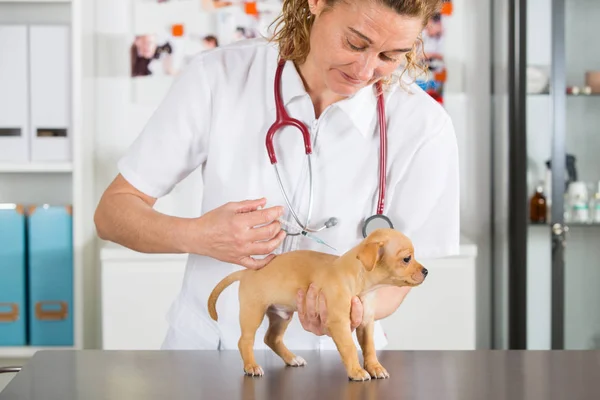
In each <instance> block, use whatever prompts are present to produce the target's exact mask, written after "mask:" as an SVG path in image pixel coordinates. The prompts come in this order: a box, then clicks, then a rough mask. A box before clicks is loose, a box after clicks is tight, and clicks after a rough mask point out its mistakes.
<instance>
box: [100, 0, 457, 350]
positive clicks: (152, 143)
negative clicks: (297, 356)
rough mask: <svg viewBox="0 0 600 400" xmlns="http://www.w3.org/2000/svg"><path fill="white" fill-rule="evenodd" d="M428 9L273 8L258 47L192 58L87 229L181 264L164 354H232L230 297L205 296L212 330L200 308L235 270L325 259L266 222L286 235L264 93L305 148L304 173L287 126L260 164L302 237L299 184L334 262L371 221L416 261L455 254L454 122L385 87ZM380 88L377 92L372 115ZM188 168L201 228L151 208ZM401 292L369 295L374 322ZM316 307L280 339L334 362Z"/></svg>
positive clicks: (381, 341) (269, 171)
mask: <svg viewBox="0 0 600 400" xmlns="http://www.w3.org/2000/svg"><path fill="white" fill-rule="evenodd" d="M439 5H440V1H439V0H357V1H344V0H283V13H282V16H281V19H280V21H279V22H282V24H278V25H277V26H276V29H275V36H274V37H273V38H271V39H272V40H266V39H252V40H248V41H241V42H237V43H235V44H232V45H229V46H222V47H219V48H217V49H214V50H210V51H207V52H204V53H201V54H199V55H198V56H196V58H195V59H194V60H193V62H192V63H191V65H189V67H188V68H187V69H186V70H185V71H183V72H182V73H181V74H180V75H179V76H178V78H177V80H176V82H175V83H174V85H173V87H172V88H171V90H170V92H169V93H168V94H167V96H166V98H165V99H164V101H163V102H162V103H161V104H160V106H159V107H158V109H157V110H156V111H155V113H154V115H153V116H152V117H151V118H150V120H149V122H148V123H147V125H146V126H145V128H144V129H143V131H142V132H141V134H140V135H139V137H138V138H137V140H135V142H134V143H133V144H132V146H131V148H130V149H129V150H128V152H127V153H126V154H125V155H124V157H123V158H122V159H121V160H120V162H119V164H118V166H119V171H120V174H119V175H118V176H117V177H116V179H115V180H114V181H113V182H112V183H111V184H110V186H109V187H108V188H107V190H106V192H105V193H104V195H103V197H102V199H101V201H100V203H99V205H98V208H97V210H96V215H95V223H96V227H97V231H98V234H99V236H100V237H101V238H103V239H105V240H110V241H113V242H116V243H120V244H122V245H124V246H126V247H129V248H131V249H134V250H137V251H141V252H146V253H189V259H188V263H187V268H186V272H185V278H184V282H183V287H182V289H181V292H180V293H179V295H178V297H177V299H175V301H174V303H173V305H172V307H171V309H170V312H169V315H168V321H169V324H170V329H169V331H168V333H167V337H166V338H165V341H164V344H163V348H164V349H237V342H238V339H239V336H240V328H239V319H238V318H239V317H238V310H239V304H238V297H237V285H236V284H234V285H233V286H231V287H230V288H228V289H226V290H225V291H224V292H223V294H222V295H221V297H220V298H219V301H218V303H217V310H218V312H219V321H218V323H217V322H215V321H213V320H211V319H210V317H209V316H208V312H207V299H208V295H209V293H210V292H211V290H212V289H213V288H214V286H215V285H216V284H217V282H219V281H220V280H221V279H222V278H223V277H224V276H226V275H228V274H229V273H231V272H232V271H234V270H237V269H240V268H260V267H261V266H263V265H265V264H266V263H267V262H268V261H269V260H270V259H271V258H272V257H273V254H278V253H280V252H285V251H292V250H296V249H313V250H318V251H323V252H333V253H336V252H335V251H334V250H331V249H330V248H329V247H327V246H325V245H322V244H320V243H318V242H316V241H314V240H312V239H310V238H308V237H306V236H303V235H291V234H292V233H296V232H297V231H294V229H290V231H289V233H290V234H286V233H285V231H284V230H283V229H286V230H287V228H286V226H282V225H281V223H280V222H279V221H278V219H279V218H281V219H283V220H285V221H288V222H289V223H290V224H291V225H292V227H293V226H296V225H297V221H296V218H295V217H294V215H293V214H292V213H291V210H290V206H289V205H288V202H287V201H286V197H285V196H284V195H283V193H284V192H283V191H282V190H281V187H280V182H279V180H278V177H277V173H276V170H275V168H274V166H273V164H272V162H271V161H272V159H271V158H270V155H271V152H269V151H267V146H266V144H267V142H268V140H267V133H268V132H269V129H270V128H271V127H272V126H273V124H274V123H275V121H276V119H277V116H278V113H277V104H278V102H277V100H276V98H275V92H277V94H280V95H281V98H280V102H279V104H280V106H282V107H281V108H282V109H284V110H285V111H286V112H287V115H289V116H290V117H292V118H295V119H297V120H299V121H301V122H302V123H303V125H304V126H306V127H307V133H308V135H309V136H310V141H309V145H310V146H309V147H310V150H311V156H310V160H311V164H310V168H309V163H308V157H307V155H306V150H307V147H306V146H305V142H304V141H303V135H302V134H301V132H300V130H299V129H297V128H293V127H285V128H284V129H281V130H278V131H277V132H276V133H275V134H274V136H273V137H272V142H273V150H274V154H272V155H274V156H275V159H274V161H276V164H275V165H276V167H277V171H278V172H279V175H280V177H281V183H282V187H283V188H284V190H285V193H286V196H287V199H288V200H289V202H290V203H289V204H290V205H291V206H292V209H293V210H294V212H295V213H296V216H297V218H298V221H299V222H301V223H302V224H305V223H306V219H307V217H308V210H309V197H310V196H309V194H310V193H311V192H310V189H311V180H310V177H311V174H310V172H311V171H312V177H313V179H312V188H313V193H314V196H313V199H312V200H313V201H312V208H311V214H310V221H309V225H308V228H309V229H318V228H320V227H322V226H324V224H326V223H327V225H328V227H327V228H324V229H323V230H321V231H319V232H316V233H313V234H314V235H315V236H316V237H317V238H320V239H322V240H323V241H325V242H326V243H327V244H329V245H330V246H332V247H334V248H335V249H336V250H337V254H341V253H343V252H345V251H347V250H349V249H350V248H351V247H353V246H355V245H356V244H358V242H359V241H360V240H362V238H363V225H364V223H365V220H366V219H368V218H369V217H371V216H373V215H374V214H382V215H384V216H385V217H387V218H389V220H390V221H391V222H392V223H393V226H394V228H395V229H398V230H400V231H402V232H404V233H405V234H407V235H408V236H409V237H410V238H411V239H412V240H413V242H414V245H415V248H416V257H417V258H421V259H422V258H425V257H436V256H446V255H450V254H453V253H455V252H457V250H458V246H459V204H458V201H459V180H458V155H457V144H456V139H455V135H454V130H453V126H452V123H451V121H450V119H449V117H448V115H447V114H446V112H445V111H444V109H443V108H442V107H441V106H440V105H439V104H438V103H436V102H435V101H434V100H433V99H431V98H430V97H429V96H428V95H427V94H426V93H424V92H423V91H422V90H421V89H420V88H419V87H417V86H416V85H415V84H413V83H412V78H411V77H410V74H409V73H405V74H403V75H401V76H400V77H399V78H398V77H396V78H394V76H392V74H393V73H394V72H397V71H398V67H399V66H400V65H401V64H402V63H403V60H406V61H407V62H408V63H407V64H408V66H407V70H408V71H413V70H415V60H416V57H417V56H416V53H415V48H416V45H417V43H418V41H417V39H418V36H419V34H420V32H421V31H422V29H423V27H424V25H425V23H426V21H427V20H428V19H429V17H430V16H431V15H432V14H433V13H434V12H435V11H436V10H437V8H438V7H439ZM280 59H281V60H283V61H284V62H283V63H282V64H281V65H279V62H278V61H279V60H280ZM278 77H279V78H280V79H276V78H278ZM279 80H280V82H279ZM400 80H402V81H403V83H401V82H400ZM276 82H279V83H280V87H278V90H277V91H275V90H274V89H275V83H276ZM378 82H379V83H382V84H383V86H382V88H383V91H384V93H385V102H384V103H382V104H381V105H382V106H384V109H382V111H383V114H381V113H380V112H379V111H378V110H379V108H378V97H377V92H376V90H375V84H376V83H378ZM382 116H383V118H382ZM380 120H381V122H383V123H382V124H380V123H379V122H380ZM382 127H383V129H384V130H385V134H384V135H383V136H382V130H381V128H382ZM382 137H383V138H384V139H386V140H385V142H384V143H382ZM382 149H385V151H384V152H383V154H382V151H381V150H382ZM380 164H382V165H384V169H383V170H384V171H385V174H384V178H385V179H384V180H385V193H382V192H381V189H382V185H381V180H380V169H379V167H380ZM197 168H201V169H202V176H203V184H204V186H203V188H204V189H203V197H202V198H199V199H198V201H199V202H202V213H201V215H200V216H199V217H197V218H190V219H183V218H176V217H172V216H167V215H164V214H161V213H159V212H157V211H155V210H153V208H152V206H153V204H154V202H155V201H156V199H157V198H160V197H161V196H164V195H166V194H168V193H169V192H170V191H171V190H172V189H173V187H174V186H175V185H176V184H177V183H178V182H180V181H181V180H183V179H184V178H185V177H186V176H188V175H189V174H190V173H191V172H192V171H194V170H196V169H197ZM382 194H383V198H382ZM383 199H384V201H382V200H383ZM378 206H382V208H383V209H382V210H381V211H382V212H381V213H379V212H378V208H379V207H378ZM333 221H335V222H337V223H335V222H333ZM433 273H435V271H434V272H433ZM407 292H408V290H407V289H397V288H381V289H379V290H378V292H377V304H378V307H377V310H376V315H375V318H376V319H382V318H385V317H386V316H388V315H390V314H391V313H393V312H394V311H395V310H396V309H397V308H398V307H399V305H400V304H401V303H402V301H403V299H404V297H405V296H406V294H407ZM315 296H316V293H315V292H314V291H312V290H311V291H308V292H307V293H303V296H299V298H298V302H299V304H301V311H302V312H301V313H300V317H301V318H300V319H299V318H298V317H297V316H294V318H293V321H292V323H291V324H290V326H289V328H288V330H287V331H286V334H285V342H286V344H287V347H289V348H290V349H291V350H295V349H335V345H334V343H333V341H332V339H331V338H330V337H329V336H327V335H326V334H323V328H322V321H321V319H320V317H319V315H320V311H319V308H318V307H316V306H315ZM351 314H352V320H353V324H354V326H353V327H352V328H355V327H356V325H358V324H359V323H360V321H361V319H362V308H361V304H360V302H355V303H353V306H352V312H351ZM424 318H426V316H424ZM265 329H266V320H265V322H264V323H263V325H262V326H261V327H260V328H259V330H258V332H257V335H256V337H257V340H256V343H255V346H256V348H257V349H261V348H265V345H264V344H263V341H262V338H263V336H264V333H265ZM407 329H410V327H407ZM375 343H376V348H377V349H381V348H383V347H384V346H385V345H386V343H387V342H386V338H385V335H384V332H383V331H382V329H381V327H380V325H379V323H377V324H376V327H375Z"/></svg>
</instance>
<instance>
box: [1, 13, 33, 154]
mask: <svg viewBox="0 0 600 400" xmlns="http://www.w3.org/2000/svg"><path fill="white" fill-rule="evenodd" d="M27 56H28V55H27V27H26V26H20V25H0V162H27V161H29V143H28V142H29V134H28V131H29V130H28V120H29V115H28V104H27V103H28V97H27V95H28V93H29V89H28V79H27V69H28V68H27V64H28V60H27V58H28V57H27Z"/></svg>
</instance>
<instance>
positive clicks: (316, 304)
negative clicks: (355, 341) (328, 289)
mask: <svg viewBox="0 0 600 400" xmlns="http://www.w3.org/2000/svg"><path fill="white" fill-rule="evenodd" d="M296 305H297V307H298V318H300V323H301V324H302V327H303V328H304V329H305V330H307V331H309V332H312V333H314V334H315V335H317V336H322V335H328V336H331V335H330V334H329V332H328V331H327V301H326V299H325V294H324V293H322V292H320V291H319V290H318V289H317V288H315V287H314V285H312V284H311V285H310V286H309V287H308V291H307V292H304V291H303V290H299V291H298V294H297V296H296ZM362 319H363V306H362V302H361V301H360V299H359V298H358V297H356V296H355V297H354V298H352V304H351V306H350V331H351V332H354V330H355V329H356V328H357V327H358V326H359V325H360V324H361V322H362Z"/></svg>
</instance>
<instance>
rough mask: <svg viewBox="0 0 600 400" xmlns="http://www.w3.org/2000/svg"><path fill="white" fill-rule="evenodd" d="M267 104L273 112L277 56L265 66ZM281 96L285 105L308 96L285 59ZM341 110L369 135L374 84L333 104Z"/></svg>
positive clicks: (374, 117) (374, 106) (374, 114)
mask: <svg viewBox="0 0 600 400" xmlns="http://www.w3.org/2000/svg"><path fill="white" fill-rule="evenodd" d="M267 71H268V74H269V75H268V76H267V79H266V82H267V88H266V89H267V90H266V93H267V102H268V103H267V104H268V105H269V109H270V110H271V111H272V112H273V113H275V97H274V94H275V73H276V71H277V57H274V58H271V60H270V64H269V68H267ZM281 78H282V79H281V98H282V100H283V104H284V105H285V106H286V108H287V106H288V105H289V103H290V102H291V101H292V100H294V99H297V98H300V97H304V96H306V97H308V93H307V92H306V89H305V87H304V82H303V81H302V78H301V77H300V74H299V73H298V70H297V69H296V66H295V65H294V63H293V62H292V61H286V63H285V66H284V68H283V71H282V75H281ZM334 107H337V108H338V109H340V110H341V111H343V112H344V113H345V114H346V115H347V117H348V118H349V119H350V121H352V123H353V125H354V127H355V128H356V130H357V131H358V132H359V133H360V134H361V135H362V136H363V137H370V136H372V135H373V132H374V130H373V129H374V127H375V126H374V124H376V123H377V96H376V94H375V87H374V85H370V86H367V87H364V88H362V89H361V90H359V91H358V92H357V93H355V94H354V95H352V96H351V97H348V98H346V99H343V100H340V101H338V102H337V103H335V104H334ZM384 123H385V121H384Z"/></svg>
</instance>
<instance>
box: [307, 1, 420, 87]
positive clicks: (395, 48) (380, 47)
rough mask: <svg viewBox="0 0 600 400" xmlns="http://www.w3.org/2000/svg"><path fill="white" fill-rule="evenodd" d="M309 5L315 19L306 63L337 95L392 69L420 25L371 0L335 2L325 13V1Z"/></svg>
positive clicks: (418, 32) (409, 45)
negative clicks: (308, 63)
mask: <svg viewBox="0 0 600 400" xmlns="http://www.w3.org/2000/svg"><path fill="white" fill-rule="evenodd" d="M309 5H310V8H311V12H312V14H313V15H315V16H316V17H315V21H314V23H313V27H312V32H311V38H310V47H311V50H310V54H309V60H308V62H310V63H311V64H312V66H311V69H312V70H313V71H314V72H315V73H316V74H319V75H321V77H320V79H323V80H324V82H325V85H326V86H327V88H328V89H329V90H331V91H332V92H334V93H336V94H338V95H341V96H350V95H352V94H354V93H356V92H357V91H358V90H360V89H361V88H363V87H365V86H367V85H369V84H372V83H373V82H375V81H377V80H379V79H381V78H383V77H386V76H389V75H390V74H391V73H392V72H394V71H395V70H396V69H397V68H398V67H399V65H400V64H401V62H402V61H403V60H404V57H405V55H406V53H407V52H409V51H410V50H411V49H412V47H413V45H414V43H415V41H416V39H417V37H418V35H419V34H420V33H421V31H422V29H423V23H422V21H421V19H420V18H414V17H406V16H402V15H398V14H397V13H396V12H395V11H394V10H392V9H391V8H388V7H387V6H385V5H382V4H379V3H378V2H377V1H374V0H359V1H355V2H347V1H344V0H341V1H339V2H338V3H336V4H335V6H334V7H333V9H330V10H327V11H325V12H323V10H324V9H325V0H309Z"/></svg>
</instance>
